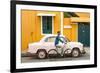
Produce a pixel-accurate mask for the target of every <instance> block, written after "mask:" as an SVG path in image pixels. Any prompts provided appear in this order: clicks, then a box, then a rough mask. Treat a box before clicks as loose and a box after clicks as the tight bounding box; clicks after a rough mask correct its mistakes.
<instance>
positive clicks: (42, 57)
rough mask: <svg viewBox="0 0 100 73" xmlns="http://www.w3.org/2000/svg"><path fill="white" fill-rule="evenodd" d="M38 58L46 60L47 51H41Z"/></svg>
mask: <svg viewBox="0 0 100 73" xmlns="http://www.w3.org/2000/svg"><path fill="white" fill-rule="evenodd" d="M37 57H38V58H39V59H45V58H46V57H47V53H46V51H45V50H39V51H38V52H37Z"/></svg>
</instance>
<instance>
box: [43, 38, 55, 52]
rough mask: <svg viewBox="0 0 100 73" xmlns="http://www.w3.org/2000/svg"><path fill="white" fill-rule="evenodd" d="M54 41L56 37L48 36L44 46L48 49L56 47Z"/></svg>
mask: <svg viewBox="0 0 100 73" xmlns="http://www.w3.org/2000/svg"><path fill="white" fill-rule="evenodd" d="M54 42H55V37H47V38H46V39H45V40H44V43H43V45H44V47H45V48H46V50H48V51H49V50H50V49H55V45H54Z"/></svg>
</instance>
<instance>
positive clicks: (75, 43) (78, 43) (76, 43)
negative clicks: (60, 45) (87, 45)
mask: <svg viewBox="0 0 100 73" xmlns="http://www.w3.org/2000/svg"><path fill="white" fill-rule="evenodd" d="M67 44H69V45H71V44H74V45H83V44H82V43H80V42H68V43H67Z"/></svg>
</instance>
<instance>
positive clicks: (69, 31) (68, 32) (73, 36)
mask: <svg viewBox="0 0 100 73" xmlns="http://www.w3.org/2000/svg"><path fill="white" fill-rule="evenodd" d="M63 26H71V27H72V28H64V27H63V34H64V35H65V36H66V37H67V38H68V39H69V40H71V41H77V28H78V25H77V23H72V22H71V18H64V25H63Z"/></svg>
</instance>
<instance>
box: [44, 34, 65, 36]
mask: <svg viewBox="0 0 100 73" xmlns="http://www.w3.org/2000/svg"><path fill="white" fill-rule="evenodd" d="M53 36H54V37H56V36H57V35H56V34H49V35H46V36H44V37H53ZM60 37H65V36H64V35H60Z"/></svg>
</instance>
